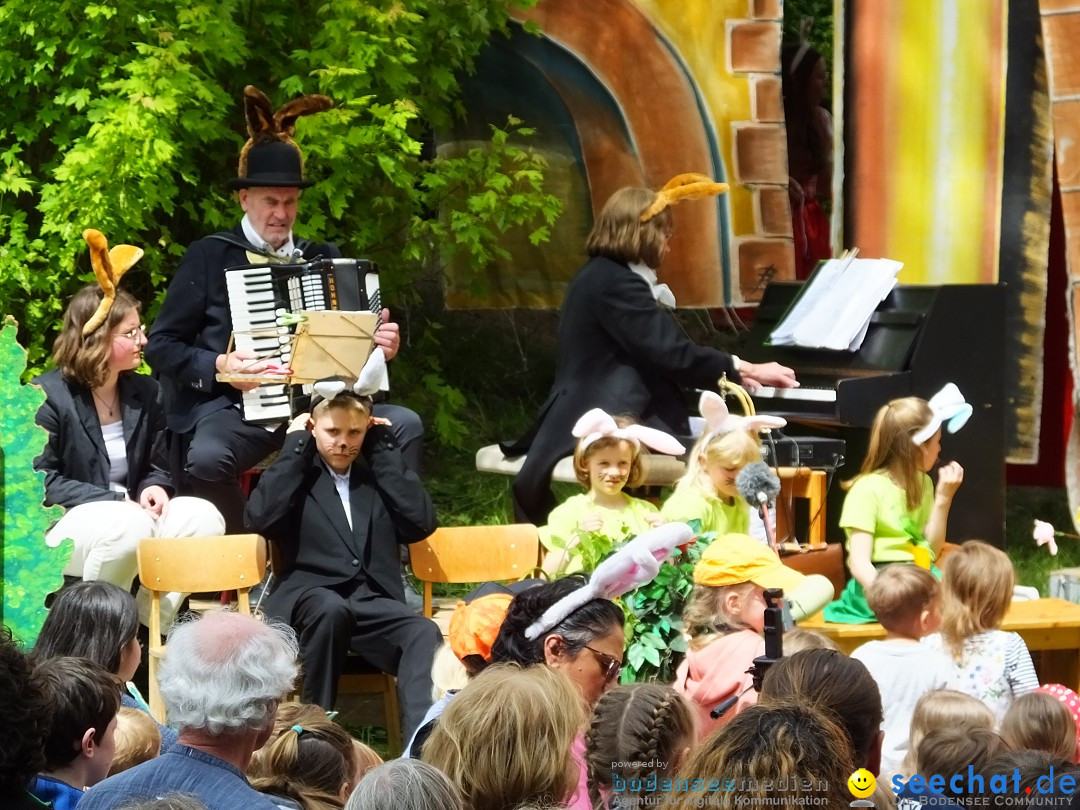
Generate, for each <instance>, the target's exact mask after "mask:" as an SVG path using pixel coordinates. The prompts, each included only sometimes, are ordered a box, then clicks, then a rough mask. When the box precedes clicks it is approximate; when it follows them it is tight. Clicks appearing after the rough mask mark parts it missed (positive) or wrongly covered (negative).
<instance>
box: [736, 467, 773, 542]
mask: <svg viewBox="0 0 1080 810" xmlns="http://www.w3.org/2000/svg"><path fill="white" fill-rule="evenodd" d="M735 489H736V490H737V491H738V493H739V497H741V498H742V499H743V500H744V501H746V502H747V503H748V504H750V505H751V506H753V507H755V508H756V509H757V510H758V514H759V515H761V521H762V523H764V524H765V533H766V535H767V536H768V538H769V546H770V547H771V548H772V549H773V550H774V551H775V550H776V538H775V537H774V536H773V531H772V529H771V527H770V525H769V509H770V508H771V507H772V506H773V504H774V503H776V496H777V495H779V494H780V479H779V478H777V477H776V474H775V473H773V471H772V470H771V469H769V465H768V464H766V463H765V462H764V461H751V462H750V463H749V464H747V465H746V466H745V467H743V468H742V469H741V470H740V471H739V474H738V475H737V476H735Z"/></svg>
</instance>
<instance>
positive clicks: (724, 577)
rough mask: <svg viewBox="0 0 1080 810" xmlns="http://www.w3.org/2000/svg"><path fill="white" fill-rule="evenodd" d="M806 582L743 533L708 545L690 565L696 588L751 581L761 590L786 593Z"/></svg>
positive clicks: (728, 536) (765, 546)
mask: <svg viewBox="0 0 1080 810" xmlns="http://www.w3.org/2000/svg"><path fill="white" fill-rule="evenodd" d="M804 579H806V577H804V576H803V575H802V574H800V573H799V572H798V571H795V570H793V569H791V568H788V567H787V566H785V565H784V564H783V563H782V562H780V557H779V556H777V554H776V552H775V551H773V550H772V549H771V548H769V547H768V546H767V545H765V544H764V543H762V542H761V541H760V540H755V539H754V538H753V537H750V536H749V535H745V534H725V535H724V536H723V537H718V538H716V539H715V540H713V541H712V542H711V543H709V545H708V547H707V548H706V549H705V551H703V552H702V554H701V559H700V560H698V564H697V565H696V566H694V582H695V584H697V585H711V586H714V587H722V586H724V585H738V584H740V583H743V582H753V583H754V584H755V585H757V586H759V587H761V588H783V590H784V592H785V593H789V592H791V591H793V590H794V589H795V588H797V587H798V586H799V585H801V584H802V582H803V580H804Z"/></svg>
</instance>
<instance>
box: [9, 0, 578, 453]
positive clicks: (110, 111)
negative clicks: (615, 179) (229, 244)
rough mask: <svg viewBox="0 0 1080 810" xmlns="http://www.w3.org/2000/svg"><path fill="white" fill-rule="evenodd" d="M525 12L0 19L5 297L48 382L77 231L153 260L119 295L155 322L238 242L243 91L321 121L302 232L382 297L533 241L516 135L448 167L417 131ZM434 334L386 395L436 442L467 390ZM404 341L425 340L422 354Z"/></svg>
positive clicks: (454, 109) (542, 228) (63, 7)
mask: <svg viewBox="0 0 1080 810" xmlns="http://www.w3.org/2000/svg"><path fill="white" fill-rule="evenodd" d="M534 2H536V0H468V2H453V3H447V2H444V1H443V0H409V2H407V3H406V2H402V1H401V0H374V1H373V2H362V1H361V0H335V1H334V2H333V3H329V2H327V3H325V4H323V5H316V4H310V3H293V2H289V1H288V0H247V2H239V0H221V1H220V2H210V1H209V0H195V2H190V3H175V2H164V1H163V0H137V2H136V0H110V1H109V2H101V3H95V4H91V5H84V4H81V3H74V2H67V0H57V1H56V2H51V3H41V2H38V0H5V2H4V3H3V4H0V83H2V85H3V86H4V88H5V96H6V109H5V115H4V116H3V118H2V119H0V233H3V234H4V239H3V240H2V241H0V300H3V301H5V302H6V308H7V311H9V312H14V313H15V314H16V315H17V316H18V318H19V319H20V322H21V323H22V324H23V331H22V338H23V340H24V341H25V343H26V345H27V347H28V350H29V353H30V369H31V371H36V370H38V369H40V367H41V366H42V364H43V362H44V360H45V357H46V354H47V350H48V347H49V346H50V345H51V341H52V337H53V335H54V333H55V329H56V327H57V325H58V323H57V322H58V318H59V315H60V313H61V312H62V309H63V306H64V302H65V301H66V299H67V298H68V297H69V296H70V295H71V294H72V293H73V292H74V291H75V290H76V289H77V288H78V287H79V286H80V284H81V283H82V282H83V281H85V280H87V279H89V278H90V275H89V272H88V266H87V265H88V263H87V262H86V260H85V259H84V258H82V253H83V251H84V246H83V244H82V241H81V239H80V233H81V232H82V230H83V228H85V227H90V226H92V227H95V228H98V229H99V230H101V231H102V232H103V233H105V234H106V236H107V237H108V239H109V241H110V243H112V244H117V243H120V242H128V243H131V244H136V245H140V246H142V247H145V248H146V249H147V255H146V257H145V258H144V259H143V261H142V262H141V263H140V264H139V266H138V267H137V268H136V269H135V271H133V272H132V273H130V274H129V275H128V276H127V277H126V278H125V286H127V287H128V288H129V289H130V290H132V292H133V293H135V294H136V296H137V297H138V298H140V299H141V300H142V301H143V302H144V303H145V304H147V305H148V315H150V316H151V317H152V315H153V313H154V311H155V309H156V303H157V302H159V301H160V297H161V295H162V294H163V293H164V290H165V287H166V285H167V282H168V279H169V277H170V276H171V273H172V271H173V269H174V268H175V266H176V262H177V260H178V257H179V256H180V255H181V254H182V252H183V250H184V248H185V246H186V245H187V244H188V243H190V242H191V241H192V240H194V239H196V238H198V237H200V236H203V235H205V234H207V233H209V232H212V231H215V230H221V229H224V228H227V227H231V226H232V225H233V224H234V223H235V221H236V219H237V208H236V205H235V203H234V202H233V201H232V199H231V198H230V197H229V195H228V192H227V190H226V188H225V181H226V180H227V179H228V178H229V177H232V176H234V175H235V167H236V160H237V156H238V152H239V148H240V146H241V144H242V143H243V140H244V137H245V136H244V134H243V132H242V128H243V113H242V108H241V104H240V97H241V92H242V89H243V87H244V85H246V84H254V85H255V86H257V87H259V88H260V89H262V90H264V91H265V92H267V94H268V95H269V96H270V97H271V100H272V101H273V102H274V103H275V104H276V105H279V104H281V103H284V102H285V101H286V100H287V99H289V98H291V97H293V96H295V95H297V94H299V93H311V92H321V93H324V94H326V95H329V96H330V97H331V98H332V99H334V101H335V103H336V106H335V107H334V109H332V110H330V111H328V112H325V113H322V114H321V115H318V116H314V117H311V118H305V119H302V120H301V122H300V124H299V136H298V140H299V142H300V143H301V146H302V148H303V149H304V152H305V155H306V158H307V167H306V168H307V172H308V174H309V176H310V177H311V178H312V179H315V180H317V181H318V182H317V185H316V186H315V187H313V188H312V189H310V190H308V191H306V192H305V193H304V196H303V199H302V201H301V213H300V217H299V219H298V223H297V232H298V233H299V234H300V235H302V236H309V237H313V238H314V237H318V238H321V239H330V240H333V241H335V242H338V243H339V244H340V245H341V246H342V249H343V252H344V253H345V254H346V255H353V256H365V257H368V258H371V259H374V260H376V261H378V262H379V263H380V265H381V267H382V269H383V276H382V287H383V291H384V298H385V299H386V300H388V301H391V302H395V303H394V306H393V307H392V312H394V310H395V309H396V310H398V311H396V312H394V315H395V318H396V319H399V320H401V319H404V317H405V316H406V315H407V312H402V311H401V309H402V306H404V307H405V308H406V309H407V308H408V307H411V306H414V305H417V303H418V301H417V297H418V295H419V293H418V292H417V291H418V290H421V289H427V288H430V285H427V287H425V286H424V285H421V284H418V282H420V281H422V280H425V279H431V278H433V277H434V278H437V277H438V274H439V272H440V270H441V268H442V267H444V266H445V265H446V263H447V262H449V261H450V260H454V261H455V262H456V263H457V264H458V266H460V264H461V263H462V262H463V261H464V262H466V263H467V264H468V266H470V267H473V268H476V269H479V268H481V267H483V266H484V265H485V264H487V263H488V262H489V261H490V260H491V259H492V258H493V257H496V256H503V255H505V251H504V249H503V248H502V247H501V246H500V241H501V239H502V237H503V236H504V235H505V234H506V232H507V231H509V230H511V229H515V228H524V229H526V231H525V232H526V233H527V234H528V235H529V237H530V238H531V239H532V240H533V241H534V242H536V241H542V240H544V239H545V238H546V236H547V232H548V231H547V227H548V226H549V225H550V224H551V223H552V222H553V221H554V219H555V217H556V216H557V215H558V213H559V210H560V204H559V201H558V200H557V199H555V198H554V197H553V196H551V195H547V194H544V193H543V187H542V183H543V171H544V163H543V160H542V158H541V157H540V156H538V155H536V154H534V153H532V152H530V151H528V149H527V148H526V146H525V143H524V139H526V138H527V137H528V135H529V134H531V130H530V129H529V128H528V127H525V126H523V125H522V122H520V121H518V120H515V119H511V120H509V121H506V122H491V123H492V127H491V138H490V140H489V141H487V142H485V143H484V144H478V145H477V146H476V148H474V149H470V150H467V151H465V152H464V153H462V154H455V155H452V156H451V155H442V154H439V153H438V152H437V151H436V149H435V147H434V139H433V137H432V133H433V132H434V131H435V130H436V129H437V128H440V127H446V126H448V125H449V124H450V123H451V122H452V121H453V120H454V118H455V116H456V115H457V114H458V113H459V111H460V107H459V102H458V100H457V94H458V90H459V86H458V77H459V76H460V75H461V74H462V73H463V72H465V71H468V70H469V69H470V68H471V66H472V63H473V59H474V57H475V56H476V54H477V53H478V51H479V49H480V48H481V47H482V46H483V45H484V43H485V42H486V41H487V40H488V38H489V37H491V36H493V35H498V34H499V32H501V31H504V30H505V28H506V26H507V24H508V20H509V12H510V9H511V7H514V6H521V7H527V6H529V5H532V4H533V3H534ZM440 337H441V335H440V332H439V330H438V329H437V328H424V329H419V328H418V329H417V330H416V333H415V334H411V335H410V339H412V340H413V347H414V349H415V350H411V351H409V352H405V353H403V356H402V358H401V360H399V361H395V380H396V381H397V382H396V383H395V385H396V386H397V385H399V384H400V385H401V388H399V390H406V392H407V393H408V394H409V395H410V396H411V398H412V399H411V404H413V405H414V407H418V408H419V409H420V410H421V411H422V412H424V413H425V414H426V415H427V416H428V421H429V424H430V425H431V426H432V427H433V428H434V429H435V432H436V434H437V435H438V436H439V437H440V438H441V439H443V440H444V441H447V442H449V443H454V442H456V441H457V440H459V439H460V438H461V433H462V426H461V422H460V421H459V420H458V419H457V416H456V413H457V411H458V409H460V408H461V407H462V405H463V403H464V398H463V397H462V395H461V392H460V391H458V390H457V389H456V388H455V387H454V386H453V385H451V384H449V383H448V382H447V380H446V379H445V375H444V373H443V370H442V369H441V368H440V367H439V365H438V362H437V360H436V359H435V358H436V357H437V355H438V353H437V352H434V351H424V349H425V343H428V344H437V343H438V341H439V340H440ZM417 344H419V345H417Z"/></svg>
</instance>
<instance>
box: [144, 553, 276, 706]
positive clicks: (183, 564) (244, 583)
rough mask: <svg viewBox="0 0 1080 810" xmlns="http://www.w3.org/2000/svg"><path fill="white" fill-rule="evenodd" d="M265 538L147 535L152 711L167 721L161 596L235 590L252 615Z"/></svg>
mask: <svg viewBox="0 0 1080 810" xmlns="http://www.w3.org/2000/svg"><path fill="white" fill-rule="evenodd" d="M266 554H267V550H266V541H265V540H264V539H263V538H262V537H261V536H259V535H257V534H222V535H213V536H210V537H145V538H143V539H142V540H140V541H139V547H138V550H137V552H136V555H137V558H138V563H139V580H140V581H141V582H142V585H143V587H144V588H147V589H148V590H149V591H150V649H149V651H148V652H149V658H150V684H149V686H150V712H151V714H153V715H154V717H155V718H156V719H157V720H158V722H164V721H165V704H164V702H163V701H162V700H161V692H160V691H159V690H158V684H157V666H158V662H159V661H160V660H161V657H162V656H163V655H164V653H165V644H164V643H163V642H162V639H161V595H162V594H163V593H170V592H173V591H178V592H180V593H200V592H203V591H231V590H235V591H236V600H237V607H238V609H239V611H240V612H241V613H246V614H248V615H250V614H251V603H250V600H249V599H248V591H249V590H250V589H251V588H252V587H254V586H255V585H257V584H258V583H259V582H260V581H261V580H262V578H263V575H264V574H265V572H266Z"/></svg>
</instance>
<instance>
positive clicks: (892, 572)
mask: <svg viewBox="0 0 1080 810" xmlns="http://www.w3.org/2000/svg"><path fill="white" fill-rule="evenodd" d="M866 604H867V605H869V606H870V610H872V611H874V615H875V616H877V620H878V621H879V622H881V624H882V626H883V627H884V628H885V629H886V630H888V631H890V632H892V633H898V634H900V635H902V636H905V637H907V638H912V639H920V638H922V637H923V636H926V635H929V634H930V633H934V632H936V631H937V629H938V627H939V626H940V625H941V585H940V584H939V583H938V580H937V577H935V576H934V575H933V574H931V573H930V572H929V571H927V570H926V569H925V568H920V567H919V566H917V565H902V564H897V565H886V566H885V567H884V568H882V569H881V570H879V571H878V573H877V577H876V578H875V579H874V581H873V582H872V583H871V584H870V587H869V588H867V589H866Z"/></svg>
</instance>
